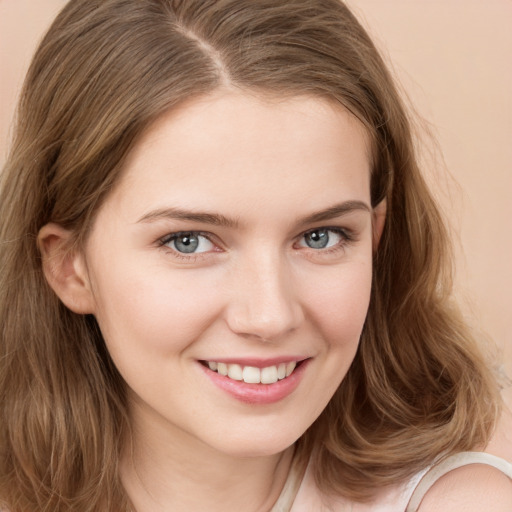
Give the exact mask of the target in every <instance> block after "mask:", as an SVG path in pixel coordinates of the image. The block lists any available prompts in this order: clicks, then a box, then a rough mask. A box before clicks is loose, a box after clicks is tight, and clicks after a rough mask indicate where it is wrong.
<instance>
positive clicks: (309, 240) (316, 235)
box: [299, 228, 347, 249]
mask: <svg viewBox="0 0 512 512" xmlns="http://www.w3.org/2000/svg"><path fill="white" fill-rule="evenodd" d="M346 238H347V237H346V236H345V235H344V234H343V232H342V231H340V230H335V229H328V228H320V229H312V230H311V231H308V232H307V233H304V235H302V239H301V241H300V242H299V246H300V247H309V248H310V249H329V248H330V247H335V246H336V245H339V244H340V242H343V241H344V240H346Z"/></svg>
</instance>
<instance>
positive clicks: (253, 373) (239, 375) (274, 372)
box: [207, 361, 297, 384]
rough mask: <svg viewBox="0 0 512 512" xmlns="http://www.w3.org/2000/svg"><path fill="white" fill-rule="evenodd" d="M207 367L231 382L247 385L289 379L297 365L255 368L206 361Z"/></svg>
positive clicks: (272, 382)
mask: <svg viewBox="0 0 512 512" xmlns="http://www.w3.org/2000/svg"><path fill="white" fill-rule="evenodd" d="M207 363H208V367H209V368H210V370H212V371H216V372H217V373H219V374H220V375H224V376H225V377H229V378H230V379H233V380H243V381H244V382H246V383H247V384H260V383H261V384H274V383H275V382H277V381H278V380H282V379H285V378H286V377H289V376H290V375H291V374H292V373H293V370H295V367H296V366H297V363H296V362H295V361H290V362H289V363H281V364H279V365H277V366H267V367H265V368H261V369H260V368H256V367H255V366H241V365H239V364H226V363H217V362H215V361H208V362H207Z"/></svg>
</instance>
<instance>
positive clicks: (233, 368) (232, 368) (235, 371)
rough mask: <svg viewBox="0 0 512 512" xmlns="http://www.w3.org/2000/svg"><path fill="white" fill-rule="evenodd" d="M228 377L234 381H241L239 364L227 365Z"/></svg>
mask: <svg viewBox="0 0 512 512" xmlns="http://www.w3.org/2000/svg"><path fill="white" fill-rule="evenodd" d="M228 377H229V378H230V379H234V380H242V379H243V375H242V367H241V366H240V365H239V364H230V365H228Z"/></svg>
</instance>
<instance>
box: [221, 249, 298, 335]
mask: <svg viewBox="0 0 512 512" xmlns="http://www.w3.org/2000/svg"><path fill="white" fill-rule="evenodd" d="M231 285H232V286H231V290H232V293H231V297H230V302H229V305H228V308H227V313H226V321H227V323H228V326H229V328H230V329H231V330H232V331H233V332H235V333H236V334H238V335H240V336H244V337H247V338H254V339H259V340H262V341H266V342H273V341H278V340H280V339H282V338H283V337H284V336H286V335H287V334H289V333H290V332H292V331H294V330H296V329H297V328H298V327H299V326H300V324H301V323H302V322H303V320H304V312H303V309H302V306H301V303H300V301H299V299H298V296H297V293H296V291H295V286H294V278H293V273H292V272H291V269H290V268H289V265H287V264H286V262H285V261H283V258H281V257H279V256H278V255H267V256H265V257H263V256H262V257H259V258H252V259H251V260H250V261H247V262H245V264H244V265H243V266H241V268H238V269H237V271H236V272H234V273H233V275H232V282H231Z"/></svg>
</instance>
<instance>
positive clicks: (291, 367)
mask: <svg viewBox="0 0 512 512" xmlns="http://www.w3.org/2000/svg"><path fill="white" fill-rule="evenodd" d="M296 366H297V363H296V362H295V361H290V362H289V363H288V364H287V365H286V376H287V377H289V376H290V375H291V374H292V372H293V370H295V367H296Z"/></svg>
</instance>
